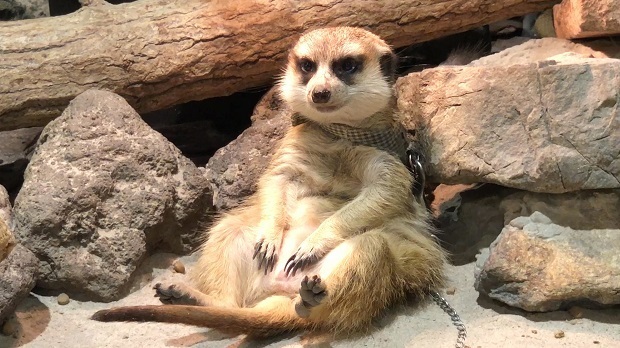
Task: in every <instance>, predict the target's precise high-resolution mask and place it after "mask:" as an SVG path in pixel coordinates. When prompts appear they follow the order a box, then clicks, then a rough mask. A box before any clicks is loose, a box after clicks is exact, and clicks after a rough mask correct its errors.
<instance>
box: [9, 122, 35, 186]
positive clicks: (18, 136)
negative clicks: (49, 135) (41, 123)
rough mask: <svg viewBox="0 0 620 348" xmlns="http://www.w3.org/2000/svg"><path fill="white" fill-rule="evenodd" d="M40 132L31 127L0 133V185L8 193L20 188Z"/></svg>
mask: <svg viewBox="0 0 620 348" xmlns="http://www.w3.org/2000/svg"><path fill="white" fill-rule="evenodd" d="M41 130H43V128H41V127H32V128H22V129H16V130H12V131H4V132H0V185H2V186H4V187H5V188H6V189H7V190H8V191H9V192H15V191H17V190H18V189H19V187H20V186H21V184H22V181H23V178H24V170H26V166H27V165H28V162H29V161H30V157H31V156H32V152H33V151H34V146H35V144H36V143H37V139H38V136H39V134H40V133H41Z"/></svg>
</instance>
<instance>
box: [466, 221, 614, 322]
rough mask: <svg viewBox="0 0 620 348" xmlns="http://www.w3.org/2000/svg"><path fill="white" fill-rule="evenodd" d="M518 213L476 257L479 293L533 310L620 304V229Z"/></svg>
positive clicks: (542, 310)
mask: <svg viewBox="0 0 620 348" xmlns="http://www.w3.org/2000/svg"><path fill="white" fill-rule="evenodd" d="M520 219H526V220H527V221H525V223H521V225H523V227H515V226H514V225H512V224H509V225H507V226H506V227H504V229H503V230H502V232H501V234H500V235H499V236H498V238H497V239H496V240H495V241H494V242H493V244H491V246H490V248H489V250H488V253H482V254H481V255H480V256H479V257H478V260H477V262H476V268H477V269H476V282H475V287H476V289H477V290H478V291H479V292H480V293H483V294H485V295H487V296H489V297H490V298H492V299H495V300H498V301H501V302H503V303H505V304H507V305H510V306H513V307H518V308H521V309H524V310H526V311H530V312H545V311H554V310H558V309H565V308H569V307H570V306H572V305H573V304H575V303H579V305H580V306H582V307H594V308H598V307H601V306H611V305H616V304H620V292H619V291H618V289H620V259H619V258H618V257H617V255H618V250H619V248H620V230H618V229H605V230H602V229H595V230H589V231H585V230H573V229H571V228H568V227H562V226H559V225H556V224H554V223H551V222H550V220H549V218H547V217H546V216H544V215H543V214H541V213H539V212H534V213H533V214H532V215H531V216H530V217H529V218H520ZM536 221H538V222H536Z"/></svg>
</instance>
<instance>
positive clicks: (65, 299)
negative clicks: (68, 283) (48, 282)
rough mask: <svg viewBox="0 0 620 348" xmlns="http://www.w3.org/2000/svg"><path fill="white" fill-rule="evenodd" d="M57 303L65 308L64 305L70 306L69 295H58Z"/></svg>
mask: <svg viewBox="0 0 620 348" xmlns="http://www.w3.org/2000/svg"><path fill="white" fill-rule="evenodd" d="M56 301H57V302H58V304H59V305H61V306H64V305H67V304H69V302H71V299H70V298H69V295H67V294H65V293H64V292H63V293H62V294H60V295H58V298H57V299H56Z"/></svg>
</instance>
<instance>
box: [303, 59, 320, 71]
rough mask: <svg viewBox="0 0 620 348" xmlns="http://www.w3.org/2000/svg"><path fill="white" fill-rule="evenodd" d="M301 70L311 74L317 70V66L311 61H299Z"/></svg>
mask: <svg viewBox="0 0 620 348" xmlns="http://www.w3.org/2000/svg"><path fill="white" fill-rule="evenodd" d="M299 68H300V69H301V71H303V72H305V73H311V72H314V70H315V69H316V64H315V63H314V62H313V61H311V60H310V59H306V58H304V59H302V60H300V61H299Z"/></svg>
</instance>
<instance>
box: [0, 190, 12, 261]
mask: <svg viewBox="0 0 620 348" xmlns="http://www.w3.org/2000/svg"><path fill="white" fill-rule="evenodd" d="M12 220H13V217H12V214H11V202H10V201H9V194H8V193H7V192H6V190H5V189H4V187H2V186H0V261H2V260H4V258H5V257H6V256H7V255H8V254H9V251H10V249H11V248H12V247H13V245H14V244H15V239H14V238H13V233H11V227H10V226H11V222H12Z"/></svg>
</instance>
